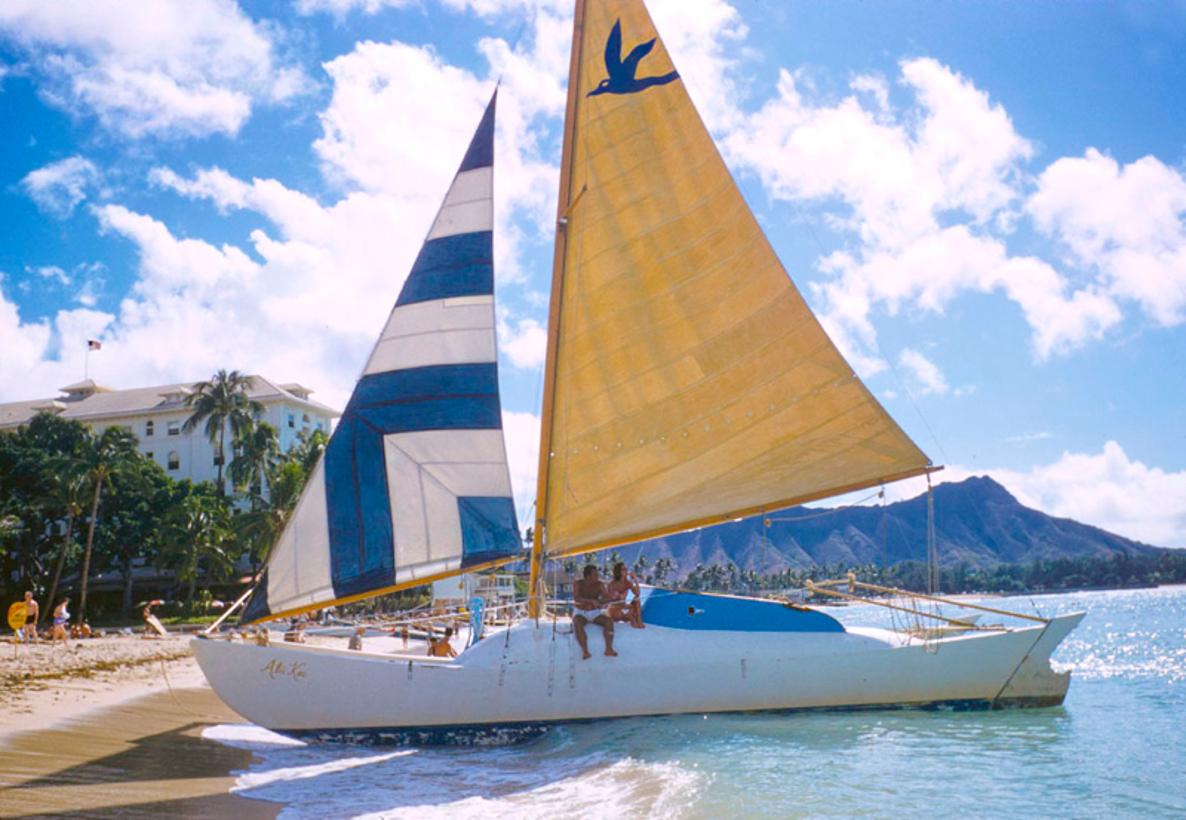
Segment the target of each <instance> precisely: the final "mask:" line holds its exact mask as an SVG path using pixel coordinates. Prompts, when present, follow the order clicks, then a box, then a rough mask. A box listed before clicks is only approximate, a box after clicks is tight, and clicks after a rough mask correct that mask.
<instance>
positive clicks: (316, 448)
mask: <svg viewBox="0 0 1186 820" xmlns="http://www.w3.org/2000/svg"><path fill="white" fill-rule="evenodd" d="M328 444H329V436H327V435H326V434H325V431H323V430H314V431H313V432H312V433H310V434H309V435H307V436H306V435H305V434H304V433H303V432H302V433H301V434H300V436H299V438H298V440H297V443H296V444H294V445H293V446H292V447H290V448H289V450H288V452H287V453H285V454H284V457H285V458H287V459H292V460H295V461H298V462H300V465H301V469H302V470H304V471H305V475H309V474H310V473H312V472H313V468H314V467H316V466H317V462H318V460H319V459H320V458H321V454H322V453H324V452H325V447H326V445H328Z"/></svg>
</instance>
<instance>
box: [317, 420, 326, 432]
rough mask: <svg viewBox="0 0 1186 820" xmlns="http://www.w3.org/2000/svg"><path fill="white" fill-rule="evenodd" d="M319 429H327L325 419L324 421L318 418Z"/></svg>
mask: <svg viewBox="0 0 1186 820" xmlns="http://www.w3.org/2000/svg"><path fill="white" fill-rule="evenodd" d="M317 429H318V430H324V429H325V422H324V421H322V420H321V419H317Z"/></svg>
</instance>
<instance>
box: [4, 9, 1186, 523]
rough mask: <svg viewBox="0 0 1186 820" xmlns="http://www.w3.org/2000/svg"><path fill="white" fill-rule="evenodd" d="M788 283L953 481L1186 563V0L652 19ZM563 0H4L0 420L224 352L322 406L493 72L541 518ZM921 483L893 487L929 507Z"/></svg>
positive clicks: (518, 371)
mask: <svg viewBox="0 0 1186 820" xmlns="http://www.w3.org/2000/svg"><path fill="white" fill-rule="evenodd" d="M650 6H651V11H652V15H653V16H654V18H655V19H656V23H657V25H658V27H659V30H660V34H661V35H662V36H663V37H664V40H665V42H666V44H667V46H668V48H669V50H670V51H671V52H672V54H673V56H674V58H675V60H676V63H677V66H678V67H679V68H680V70H681V74H682V76H683V77H684V80H685V83H686V85H687V87H688V89H689V91H690V92H691V93H692V96H693V98H694V100H695V101H696V103H697V105H698V107H699V108H700V110H701V113H702V114H703V116H704V118H705V120H706V122H707V123H708V125H709V127H710V129H711V130H712V131H713V134H714V136H715V137H716V138H717V141H718V144H719V145H720V146H721V150H722V153H723V155H724V156H725V158H726V161H727V162H728V163H729V164H730V167H731V168H732V169H733V170H734V173H735V175H736V176H737V177H738V179H739V181H740V182H741V185H742V188H743V191H744V193H745V195H746V197H747V199H748V201H749V202H750V205H751V207H752V208H753V209H754V211H755V212H756V213H757V215H758V218H759V219H760V220H761V222H762V224H763V225H764V226H765V228H766V230H767V232H768V234H769V235H770V237H771V240H772V241H773V243H774V244H775V247H776V248H777V249H778V251H779V254H780V256H781V257H782V259H783V261H784V263H785V264H786V266H787V268H788V270H789V271H790V273H791V276H792V278H793V279H794V280H795V282H796V283H797V285H798V286H799V287H800V289H801V290H802V291H803V292H804V294H805V296H806V297H807V298H808V300H809V302H810V303H811V304H812V306H813V308H814V309H815V310H816V312H817V314H818V315H820V316H821V318H822V319H823V321H824V322H825V324H826V326H827V327H828V328H829V331H830V332H831V333H832V334H833V337H834V339H835V340H836V341H837V343H838V344H840V345H841V347H842V349H843V350H844V351H845V353H846V354H847V355H848V356H849V358H850V361H851V362H852V363H853V364H854V366H855V367H856V368H857V369H858V371H859V372H860V373H861V374H862V375H863V376H864V377H865V378H866V381H867V383H868V384H869V385H870V387H871V388H872V389H873V391H874V392H875V393H876V394H877V395H878V396H879V397H880V398H881V399H882V400H883V401H884V402H885V404H886V406H887V407H888V408H889V410H890V412H891V413H892V414H893V415H894V416H895V417H896V418H897V419H898V420H899V422H900V423H901V424H902V425H903V426H904V427H905V428H906V430H907V431H908V432H909V433H910V434H911V435H912V436H913V437H914V438H915V440H916V441H918V442H919V444H920V445H921V446H922V447H923V448H924V450H926V451H927V452H928V454H929V455H930V456H931V457H932V458H933V459H934V460H935V461H936V462H939V463H944V464H946V465H948V470H947V471H946V472H945V473H944V474H943V475H944V476H946V477H947V478H961V477H964V476H966V475H968V474H973V473H990V474H992V475H994V476H996V477H997V478H998V479H999V480H1001V481H1002V482H1003V483H1005V484H1006V485H1007V486H1008V487H1009V488H1010V489H1011V490H1013V492H1014V493H1015V494H1017V495H1018V496H1019V497H1021V498H1022V500H1023V501H1025V502H1027V503H1029V504H1032V505H1034V506H1038V507H1040V508H1042V509H1045V510H1047V511H1049V512H1052V513H1055V514H1059V515H1066V516H1070V517H1074V518H1078V519H1080V520H1084V521H1088V522H1090V523H1094V524H1098V525H1100V526H1103V527H1106V528H1109V529H1113V530H1115V531H1117V532H1120V533H1122V534H1124V535H1129V536H1131V537H1135V538H1140V539H1142V540H1145V541H1148V542H1152V543H1158V544H1164V545H1170V546H1186V409H1184V408H1186V375H1184V374H1186V222H1184V221H1183V220H1184V218H1186V166H1184V158H1186V82H1183V80H1184V79H1186V4H1183V3H1181V2H1172V3H1170V2H1166V3H1142V4H1122V3H1092V4H1069V3H1021V2H1010V3H1005V2H978V3H949V2H930V3H928V2H901V3H895V2H883V3H868V2H830V3H815V2H781V1H780V2H773V1H771V2H758V1H757V0H731V2H730V0H654V2H652V3H651V4H650ZM570 13H571V10H570V3H569V2H568V0H439V2H438V1H435V0H415V1H413V0H301V2H297V3H295V4H292V5H290V4H282V3H275V2H240V3H239V4H235V3H233V2H230V1H229V0H225V1H223V0H191V2H163V1H162V2H154V3H123V2H115V1H114V0H110V2H94V3H88V4H86V5H84V6H78V5H71V6H69V7H67V5H66V4H56V3H45V2H34V1H33V0H15V1H12V2H7V3H5V4H4V5H3V6H2V7H0V122H2V123H3V126H4V127H3V128H0V224H3V225H4V228H5V229H4V231H3V240H2V241H0V400H15V399H22V398H29V397H33V396H48V395H53V394H54V392H55V390H56V388H58V387H60V386H62V385H65V384H68V383H70V382H73V381H76V380H77V379H79V378H81V376H82V369H83V351H84V348H85V340H86V339H87V338H99V339H102V340H103V343H104V347H103V350H102V351H100V352H99V353H97V354H95V355H93V356H92V357H91V361H90V368H91V374H92V375H93V376H95V377H96V378H97V379H99V380H100V381H102V382H104V383H106V384H109V385H111V386H114V387H124V386H134V385H140V384H147V383H154V382H167V381H177V380H191V379H198V378H202V377H205V376H206V375H208V374H209V373H210V372H211V371H212V370H213V369H215V368H217V367H236V368H239V369H241V370H247V371H251V372H259V373H263V374H265V375H268V376H270V377H273V378H276V379H279V380H284V381H288V380H293V381H300V382H302V383H305V384H307V385H308V386H309V387H311V388H313V389H314V390H315V391H317V396H318V397H319V398H321V399H322V400H324V401H328V402H330V403H332V404H336V405H338V406H340V405H341V404H342V403H343V402H344V399H345V397H346V395H348V392H349V389H350V387H351V385H352V383H353V380H354V378H355V376H356V375H357V373H358V371H359V368H360V367H361V364H362V361H363V359H364V358H365V356H366V353H367V351H368V350H369V348H370V346H371V344H372V342H373V339H374V336H375V335H376V334H377V332H378V330H379V328H380V326H381V324H382V322H383V319H384V318H385V316H386V313H387V311H388V309H389V307H390V304H391V302H392V301H393V300H394V297H395V295H396V293H397V292H398V289H399V287H400V285H401V283H402V281H403V277H404V275H405V274H406V271H407V269H408V267H409V265H410V262H411V260H412V257H413V256H414V254H415V252H416V250H417V249H418V247H419V244H420V241H421V239H422V237H423V235H424V232H425V230H426V229H427V226H428V223H429V222H430V221H431V219H432V216H433V214H434V213H435V210H436V207H437V205H438V204H439V200H440V198H441V196H442V195H443V192H444V190H445V188H446V187H447V185H448V183H449V180H450V179H451V177H452V173H453V170H454V169H455V167H456V165H457V162H458V161H459V159H460V156H461V153H462V151H463V150H464V146H465V144H466V142H467V141H468V139H469V136H470V134H471V132H472V130H473V128H474V126H475V125H476V123H477V120H478V117H479V115H480V113H481V109H482V107H483V105H484V103H485V101H486V99H487V98H488V96H489V94H490V92H491V91H492V89H493V85H494V81H495V79H496V78H498V77H501V78H502V91H501V93H500V108H499V123H498V147H497V159H496V163H497V172H496V174H497V175H496V186H497V188H498V190H497V193H496V196H497V208H498V231H497V235H496V244H497V255H498V260H497V278H498V298H499V304H500V311H501V316H500V334H501V345H502V357H501V363H502V381H503V388H504V404H505V407H506V410H507V411H508V412H507V430H508V438H509V443H510V450H511V455H512V470H513V473H514V478H515V485H516V491H517V495H518V498H517V501H518V503H519V506H520V507H521V508H526V507H527V506H528V505H529V504H530V501H531V494H532V487H533V483H532V475H533V472H534V448H535V436H536V435H537V425H538V421H537V414H538V405H539V391H540V384H541V377H540V363H541V359H542V354H543V327H544V324H545V322H546V316H545V307H544V305H545V304H546V293H547V287H548V282H549V280H550V270H549V266H550V263H551V235H550V227H549V226H550V224H551V222H552V215H553V210H554V198H555V188H556V175H557V172H556V168H557V166H558V162H559V156H558V154H559V130H560V123H561V117H562V113H563V104H564V74H565V72H566V70H567V50H568V45H569V37H570V32H569V28H568V27H569V24H570ZM917 489H918V486H917V485H907V486H904V487H901V488H898V489H897V490H895V492H896V493H898V494H908V493H912V492H915V491H917Z"/></svg>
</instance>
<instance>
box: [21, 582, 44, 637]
mask: <svg viewBox="0 0 1186 820" xmlns="http://www.w3.org/2000/svg"><path fill="white" fill-rule="evenodd" d="M39 620H41V608H40V607H39V606H38V605H37V601H35V600H34V599H33V593H32V592H26V593H25V626H24V627H23V628H22V629H21V630H20V635H19V639H20V640H22V641H24V642H25V643H29V642H30V640H31V641H32V642H33V643H37V642H38V640H37V622H38V621H39Z"/></svg>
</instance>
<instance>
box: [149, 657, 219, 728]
mask: <svg viewBox="0 0 1186 820" xmlns="http://www.w3.org/2000/svg"><path fill="white" fill-rule="evenodd" d="M160 660H161V677H163V678H164V679H165V686H167V687H168V689H169V697H171V698H173V702H174V703H175V704H177V708H178V709H180V710H181V711H183V712H186V713H187V714H189V715H191V716H192V717H196V718H199V719H200V720H202V721H203V722H209V721H213V722H214V723H216V724H217V723H226V715H211V714H207V713H204V712H195V711H194V710H193V709H190V708H189V707H188V706H186V705H185V704H184V703H182V702H181V699H180V698H178V697H177V693H176V692H174V691H173V682H172V681H171V680H169V673H168V671H166V669H165V659H164V658H161V659H160Z"/></svg>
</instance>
